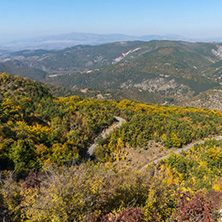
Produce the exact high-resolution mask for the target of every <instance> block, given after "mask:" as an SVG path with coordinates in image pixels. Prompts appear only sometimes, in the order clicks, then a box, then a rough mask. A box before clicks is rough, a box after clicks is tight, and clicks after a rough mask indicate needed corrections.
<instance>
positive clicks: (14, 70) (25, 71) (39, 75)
mask: <svg viewBox="0 0 222 222" xmlns="http://www.w3.org/2000/svg"><path fill="white" fill-rule="evenodd" d="M3 72H7V73H11V74H13V75H19V76H22V77H26V78H29V79H32V80H43V79H45V77H46V75H47V74H46V73H45V72H44V71H42V70H40V69H32V68H27V67H19V66H16V65H11V64H7V63H0V73H3Z"/></svg>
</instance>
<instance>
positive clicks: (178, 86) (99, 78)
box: [0, 41, 222, 104]
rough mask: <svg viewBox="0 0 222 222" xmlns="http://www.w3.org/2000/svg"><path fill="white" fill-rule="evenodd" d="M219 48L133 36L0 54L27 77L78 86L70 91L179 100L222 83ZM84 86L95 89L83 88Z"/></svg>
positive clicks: (162, 101)
mask: <svg viewBox="0 0 222 222" xmlns="http://www.w3.org/2000/svg"><path fill="white" fill-rule="evenodd" d="M221 49H222V46H221V44H219V43H190V42H182V41H149V42H142V41H131V42H130V41H129V42H116V43H109V44H103V45H97V46H87V45H79V46H74V47H70V48H66V49H63V50H23V51H18V52H6V53H4V54H2V55H0V61H1V62H4V64H2V66H3V65H4V67H3V68H2V69H1V67H0V71H2V72H11V73H12V74H16V69H17V70H18V72H17V74H18V75H21V76H23V77H28V78H30V79H34V80H42V81H45V82H48V83H52V84H55V85H58V86H62V87H65V88H69V89H72V90H73V89H74V90H75V92H71V91H69V92H66V95H73V94H74V95H83V96H89V97H95V98H105V99H133V100H139V101H142V102H153V103H158V104H166V103H167V104H178V103H181V101H183V100H190V99H192V98H193V97H194V96H196V95H198V94H200V93H201V92H204V91H206V90H209V89H213V88H215V87H218V86H220V84H222V82H221V73H222V72H221V67H222V66H221V60H222V54H221ZM86 88H90V89H92V88H95V89H94V90H91V91H90V90H89V91H90V92H89V93H86V92H84V91H83V92H82V90H85V89H86ZM98 88H99V89H98ZM96 90H97V91H99V92H98V93H97V92H95V91H96ZM107 90H108V92H106V91H107ZM92 91H94V92H92ZM59 92H61V94H60V95H59V94H58V93H59ZM64 93H65V90H60V91H59V90H57V94H56V95H59V96H63V95H64ZM100 94H101V95H100Z"/></svg>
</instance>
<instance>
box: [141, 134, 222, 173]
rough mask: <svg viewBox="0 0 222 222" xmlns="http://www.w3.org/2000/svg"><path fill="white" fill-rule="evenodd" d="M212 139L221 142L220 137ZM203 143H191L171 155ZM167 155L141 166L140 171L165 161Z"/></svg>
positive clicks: (221, 138) (221, 137)
mask: <svg viewBox="0 0 222 222" xmlns="http://www.w3.org/2000/svg"><path fill="white" fill-rule="evenodd" d="M212 139H215V140H217V141H219V140H222V136H216V137H213V138H212ZM204 142H205V140H202V141H199V142H196V143H191V144H189V145H187V146H186V147H184V148H182V149H180V150H177V151H175V152H173V153H175V154H178V153H181V152H182V151H186V150H189V149H191V148H192V147H193V146H194V145H195V144H203V143H204ZM169 155H170V154H168V155H166V156H163V157H160V158H158V159H156V160H154V161H152V162H150V163H148V164H146V165H145V166H143V167H142V168H141V169H140V171H142V170H144V169H145V168H146V167H147V166H148V165H150V164H157V163H158V162H159V161H160V160H162V159H166V158H167V157H169Z"/></svg>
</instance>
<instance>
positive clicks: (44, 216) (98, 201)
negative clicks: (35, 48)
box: [0, 73, 222, 222]
mask: <svg viewBox="0 0 222 222" xmlns="http://www.w3.org/2000/svg"><path fill="white" fill-rule="evenodd" d="M114 116H121V117H122V118H124V119H125V120H126V123H125V124H123V125H122V126H121V127H120V128H118V129H116V130H114V131H113V132H112V133H111V134H110V135H109V136H108V137H106V138H105V140H101V141H99V146H97V149H96V152H95V156H94V159H93V160H91V161H90V160H87V159H86V158H85V154H86V151H87V149H88V147H89V146H90V144H92V143H93V141H94V139H95V138H96V137H97V136H98V135H99V133H100V132H101V131H103V130H104V129H105V128H107V127H109V126H110V125H111V124H112V123H113V122H114V121H116V120H115V118H114ZM221 129H222V113H221V112H219V111H216V110H210V109H198V108H188V107H184V108H182V107H175V106H169V105H165V106H160V105H154V104H146V103H140V102H134V101H130V100H121V101H111V100H98V99H88V98H83V97H77V96H72V97H70V98H57V97H53V96H52V95H51V94H50V91H49V89H48V88H47V87H45V86H42V85H41V84H39V83H37V82H33V81H31V80H28V79H24V78H21V77H18V76H12V75H9V74H7V73H3V74H0V170H1V178H0V182H1V183H0V210H1V211H0V217H1V218H2V220H3V221H24V220H27V221H91V222H94V221H107V222H108V221H119V220H120V219H121V220H122V221H150V222H151V221H170V220H171V221H172V220H176V221H191V220H194V221H195V220H196V221H215V220H216V219H217V218H218V216H219V214H218V209H219V208H220V203H221V190H222V183H221V167H220V163H221V160H222V159H221V158H222V156H221V149H222V148H221V147H222V145H221V142H216V141H213V140H209V141H206V143H205V144H202V145H197V146H195V147H194V148H192V149H191V150H190V151H188V152H187V153H184V152H183V153H181V154H179V155H174V154H172V155H170V157H169V158H168V159H166V160H164V161H162V162H160V163H159V164H158V165H157V166H149V167H147V168H146V169H145V170H143V171H136V170H135V168H133V167H132V166H130V164H129V165H128V167H126V168H122V169H119V168H118V167H115V164H114V163H116V162H119V161H120V160H123V161H126V162H127V161H128V160H127V155H125V150H126V149H127V150H130V149H132V150H135V149H136V150H138V151H139V150H149V149H150V146H149V144H150V141H156V142H158V143H161V144H162V145H163V146H164V147H166V148H167V149H171V148H172V147H174V148H179V147H181V146H183V145H184V144H187V143H190V142H193V141H195V140H198V139H203V138H206V137H208V136H213V135H219V134H221ZM132 178H133V179H132ZM124 218H125V219H124Z"/></svg>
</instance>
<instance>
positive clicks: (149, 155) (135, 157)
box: [113, 140, 177, 170]
mask: <svg viewBox="0 0 222 222" xmlns="http://www.w3.org/2000/svg"><path fill="white" fill-rule="evenodd" d="M146 149H147V150H145V149H141V148H136V149H134V148H125V149H124V151H123V152H122V153H121V154H119V161H115V162H114V163H113V164H114V166H115V167H118V168H119V167H120V168H123V167H124V168H127V167H130V168H131V167H133V168H134V169H136V170H139V169H141V168H142V167H143V166H144V165H146V164H148V163H150V162H152V161H154V160H155V159H158V158H160V157H162V156H165V155H167V154H169V153H171V152H174V151H176V150H177V149H176V148H170V149H167V148H165V147H164V146H163V145H161V143H157V142H155V141H154V140H151V141H149V143H148V144H147V147H146Z"/></svg>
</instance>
